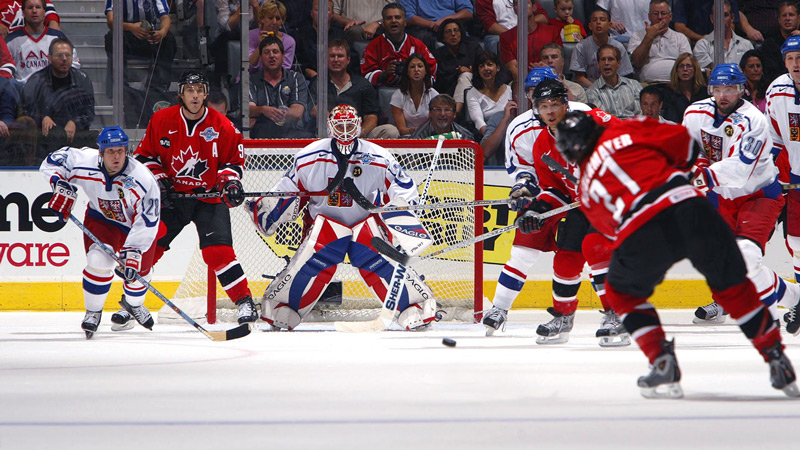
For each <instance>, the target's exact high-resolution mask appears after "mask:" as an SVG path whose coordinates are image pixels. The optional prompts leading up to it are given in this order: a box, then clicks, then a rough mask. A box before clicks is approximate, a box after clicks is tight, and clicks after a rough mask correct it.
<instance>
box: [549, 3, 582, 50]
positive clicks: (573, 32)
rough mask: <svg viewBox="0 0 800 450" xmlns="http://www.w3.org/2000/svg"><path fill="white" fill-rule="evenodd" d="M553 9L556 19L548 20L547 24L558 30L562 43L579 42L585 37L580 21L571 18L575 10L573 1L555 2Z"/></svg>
mask: <svg viewBox="0 0 800 450" xmlns="http://www.w3.org/2000/svg"><path fill="white" fill-rule="evenodd" d="M553 7H554V8H555V9H556V17H553V18H552V19H550V21H549V22H548V23H549V24H550V25H552V26H554V27H556V28H558V29H559V33H560V35H561V41H562V42H580V41H581V40H582V39H583V38H585V37H586V30H585V29H584V28H583V24H582V23H581V21H580V20H578V19H576V18H574V17H572V12H573V10H574V9H575V3H574V1H573V0H555V2H553ZM565 30H566V31H565Z"/></svg>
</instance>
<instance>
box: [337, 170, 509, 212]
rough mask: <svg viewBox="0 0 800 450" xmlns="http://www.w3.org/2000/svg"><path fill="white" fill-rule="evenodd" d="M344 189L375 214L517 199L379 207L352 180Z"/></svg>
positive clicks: (492, 203) (349, 179) (343, 182)
mask: <svg viewBox="0 0 800 450" xmlns="http://www.w3.org/2000/svg"><path fill="white" fill-rule="evenodd" d="M342 187H343V188H344V190H345V191H346V192H347V193H348V194H350V197H352V198H353V201H354V202H356V204H357V205H358V206H360V207H361V208H363V209H365V210H367V211H369V212H374V213H382V212H387V211H419V210H424V209H446V208H468V207H477V206H492V205H509V204H511V203H512V202H513V201H515V200H516V199H508V198H506V199H501V200H471V201H463V202H448V203H431V204H427V205H402V206H399V205H398V206H377V205H375V204H374V203H372V202H371V201H369V199H367V197H364V194H362V193H361V191H359V190H358V188H357V187H356V185H355V183H354V182H353V179H352V178H345V179H344V181H342Z"/></svg>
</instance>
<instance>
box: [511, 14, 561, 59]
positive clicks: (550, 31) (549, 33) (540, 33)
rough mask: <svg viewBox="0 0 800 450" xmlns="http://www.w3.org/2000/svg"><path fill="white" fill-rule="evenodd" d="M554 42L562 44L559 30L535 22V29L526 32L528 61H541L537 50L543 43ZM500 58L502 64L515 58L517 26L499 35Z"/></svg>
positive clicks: (540, 48) (539, 49) (539, 50)
mask: <svg viewBox="0 0 800 450" xmlns="http://www.w3.org/2000/svg"><path fill="white" fill-rule="evenodd" d="M551 42H554V43H556V44H558V45H560V46H562V47H563V46H564V44H563V43H562V42H561V30H560V29H558V28H556V27H554V26H552V25H547V24H543V23H540V24H537V26H536V29H535V30H533V31H529V32H528V63H529V64H530V63H535V62H539V61H541V58H539V52H541V50H542V47H544V45H545V44H549V43H551ZM500 58H501V59H502V60H503V64H506V63H508V62H509V61H513V60H515V59H517V27H514V28H512V29H510V30H508V31H506V32H505V33H503V34H501V35H500Z"/></svg>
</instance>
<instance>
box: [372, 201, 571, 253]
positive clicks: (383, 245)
mask: <svg viewBox="0 0 800 450" xmlns="http://www.w3.org/2000/svg"><path fill="white" fill-rule="evenodd" d="M579 206H581V203H580V202H573V203H570V204H569V205H565V206H562V207H560V208H556V209H551V210H550V211H547V212H545V213H541V214H536V217H537V218H538V219H540V220H541V219H547V218H548V217H552V216H555V215H558V214H561V213H563V212H566V211H569V210H570V209H574V208H577V207H579ZM516 228H519V224H518V223H516V221H515V222H514V223H513V224H511V225H508V226H505V227H503V228H498V229H496V230H492V231H490V232H488V233H483V234H481V235H480V236H475V237H473V238H469V239H466V240H463V241H461V242H459V243H457V244H453V245H451V246H449V247H445V248H442V249H439V250H436V251H434V252H431V253H428V254H427V255H425V256H421V257H416V256H415V257H413V258H412V257H410V256H408V255H406V254H405V253H403V252H401V251H399V250H397V249H396V248H394V247H393V246H392V244H390V243H388V242H386V241H384V240H383V239H381V238H379V237H377V236H376V237H373V238H372V246H373V247H375V250H378V251H379V252H381V253H382V254H383V255H386V256H388V257H389V258H391V259H393V260H395V261H397V262H399V263H400V264H404V265H408V264H409V263H412V262H419V261H424V260H426V259H431V258H434V257H436V256H439V255H441V254H443V253H448V252H452V251H453V250H458V249H460V248H464V247H469V246H470V245H473V244H475V243H477V242H481V241H485V240H486V239H489V238H492V237H495V236H498V235H501V234H503V233H505V232H506V231H511V230H514V229H516Z"/></svg>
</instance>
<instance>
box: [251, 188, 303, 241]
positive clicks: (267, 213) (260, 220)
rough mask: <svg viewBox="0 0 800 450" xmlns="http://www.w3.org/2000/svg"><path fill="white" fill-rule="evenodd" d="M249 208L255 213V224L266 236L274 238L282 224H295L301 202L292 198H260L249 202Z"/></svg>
mask: <svg viewBox="0 0 800 450" xmlns="http://www.w3.org/2000/svg"><path fill="white" fill-rule="evenodd" d="M247 208H248V209H249V210H250V212H252V213H253V222H255V223H256V227H257V228H258V230H259V231H261V232H262V233H264V235H265V236H272V235H273V234H275V231H276V230H277V229H278V226H279V225H280V224H282V223H286V222H293V221H295V220H296V219H297V216H298V215H299V212H300V200H299V199H298V198H297V197H292V198H266V197H264V198H260V199H258V200H255V201H248V202H247Z"/></svg>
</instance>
